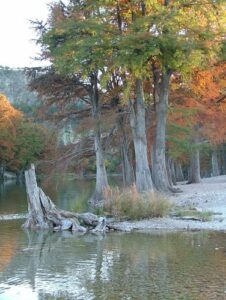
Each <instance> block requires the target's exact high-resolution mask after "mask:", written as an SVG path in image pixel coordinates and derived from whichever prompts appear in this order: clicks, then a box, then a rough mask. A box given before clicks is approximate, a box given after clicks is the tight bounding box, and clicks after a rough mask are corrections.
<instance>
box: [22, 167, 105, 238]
mask: <svg viewBox="0 0 226 300" xmlns="http://www.w3.org/2000/svg"><path fill="white" fill-rule="evenodd" d="M25 182H26V191H27V200H28V217H27V220H26V222H25V223H24V224H23V227H24V228H28V229H51V230H53V231H61V230H70V231H75V232H87V231H88V230H90V228H91V230H90V231H91V232H93V233H96V232H105V231H106V227H107V222H106V219H105V218H104V217H98V216H96V215H94V214H92V213H83V214H78V213H72V212H69V211H65V210H61V209H58V208H56V206H55V205H54V203H53V202H52V201H51V199H50V198H49V197H48V196H46V195H45V193H44V192H43V190H42V189H41V188H40V187H39V186H38V185H37V181H36V175H35V167H34V165H31V168H30V169H29V170H27V171H25ZM108 227H109V228H110V227H111V226H110V225H109V226H108Z"/></svg>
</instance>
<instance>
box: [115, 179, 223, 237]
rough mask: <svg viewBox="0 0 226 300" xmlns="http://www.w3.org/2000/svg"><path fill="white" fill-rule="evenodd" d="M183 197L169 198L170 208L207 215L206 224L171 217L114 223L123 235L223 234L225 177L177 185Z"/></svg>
mask: <svg viewBox="0 0 226 300" xmlns="http://www.w3.org/2000/svg"><path fill="white" fill-rule="evenodd" d="M177 187H178V188H180V189H181V190H182V193H177V194H174V195H171V196H170V197H169V199H170V201H171V202H172V204H173V205H175V206H177V207H180V208H181V210H183V209H186V208H187V207H191V208H193V209H195V210H196V211H199V212H203V213H204V212H210V213H211V214H212V215H211V217H210V220H209V221H200V220H198V218H197V220H191V218H189V216H187V219H186V218H184V219H181V218H180V217H175V216H170V217H164V218H154V219H148V220H141V221H124V222H118V223H115V227H116V228H117V229H118V230H122V231H133V230H141V231H144V230H153V229H156V230H157V229H158V230H203V229H207V230H219V231H224V230H226V175H223V176H217V177H211V178H204V179H202V182H201V183H197V184H186V182H182V183H180V184H178V185H177Z"/></svg>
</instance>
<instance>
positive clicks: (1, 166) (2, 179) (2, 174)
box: [0, 164, 5, 182]
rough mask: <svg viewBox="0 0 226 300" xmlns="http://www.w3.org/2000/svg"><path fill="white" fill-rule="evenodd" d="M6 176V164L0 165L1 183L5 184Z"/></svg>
mask: <svg viewBox="0 0 226 300" xmlns="http://www.w3.org/2000/svg"><path fill="white" fill-rule="evenodd" d="M4 174H5V166H4V164H1V165H0V182H3V181H4V180H5V177H4Z"/></svg>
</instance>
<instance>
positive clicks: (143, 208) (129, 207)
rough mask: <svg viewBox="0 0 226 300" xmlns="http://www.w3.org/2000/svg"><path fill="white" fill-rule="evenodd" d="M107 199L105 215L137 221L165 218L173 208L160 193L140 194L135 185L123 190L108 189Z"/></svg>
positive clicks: (106, 191)
mask: <svg viewBox="0 0 226 300" xmlns="http://www.w3.org/2000/svg"><path fill="white" fill-rule="evenodd" d="M105 199H108V200H106V201H105V202H104V205H103V210H104V212H105V213H108V214H111V215H113V216H116V217H127V218H129V219H135V220H139V219H145V218H155V217H163V216H165V215H167V214H168V213H169V210H170V209H171V207H172V205H171V203H170V202H169V200H167V199H166V198H165V197H164V196H162V195H160V194H158V193H145V194H140V193H138V192H137V189H136V186H135V185H133V186H131V187H130V188H126V189H123V190H120V189H119V188H114V189H107V190H105Z"/></svg>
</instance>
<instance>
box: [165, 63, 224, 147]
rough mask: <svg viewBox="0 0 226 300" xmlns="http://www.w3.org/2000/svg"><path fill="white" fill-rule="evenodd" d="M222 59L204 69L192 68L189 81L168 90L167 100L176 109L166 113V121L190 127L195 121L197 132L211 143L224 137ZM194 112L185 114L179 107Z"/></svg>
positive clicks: (220, 141) (215, 142) (217, 141)
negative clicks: (169, 100) (169, 96)
mask: <svg viewBox="0 0 226 300" xmlns="http://www.w3.org/2000/svg"><path fill="white" fill-rule="evenodd" d="M225 78H226V63H225V62H224V63H220V64H218V65H214V66H211V67H210V68H209V69H207V70H195V71H194V73H193V76H192V80H191V82H190V85H189V86H187V87H185V86H184V85H182V84H180V85H179V84H178V88H177V89H175V90H174V91H173V92H172V93H171V103H172V105H173V107H174V109H175V111H176V113H173V114H169V122H170V123H176V124H178V125H180V126H184V127H190V128H192V127H193V126H194V125H196V124H198V125H199V128H200V134H201V135H202V136H203V137H205V138H206V139H208V141H209V142H210V143H211V144H213V145H214V144H215V145H216V144H220V143H223V142H225V141H226V114H225V111H226V81H225ZM185 109H190V110H193V111H194V113H193V114H191V115H190V116H189V118H185V117H184V115H183V114H182V113H180V111H181V110H185Z"/></svg>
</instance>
